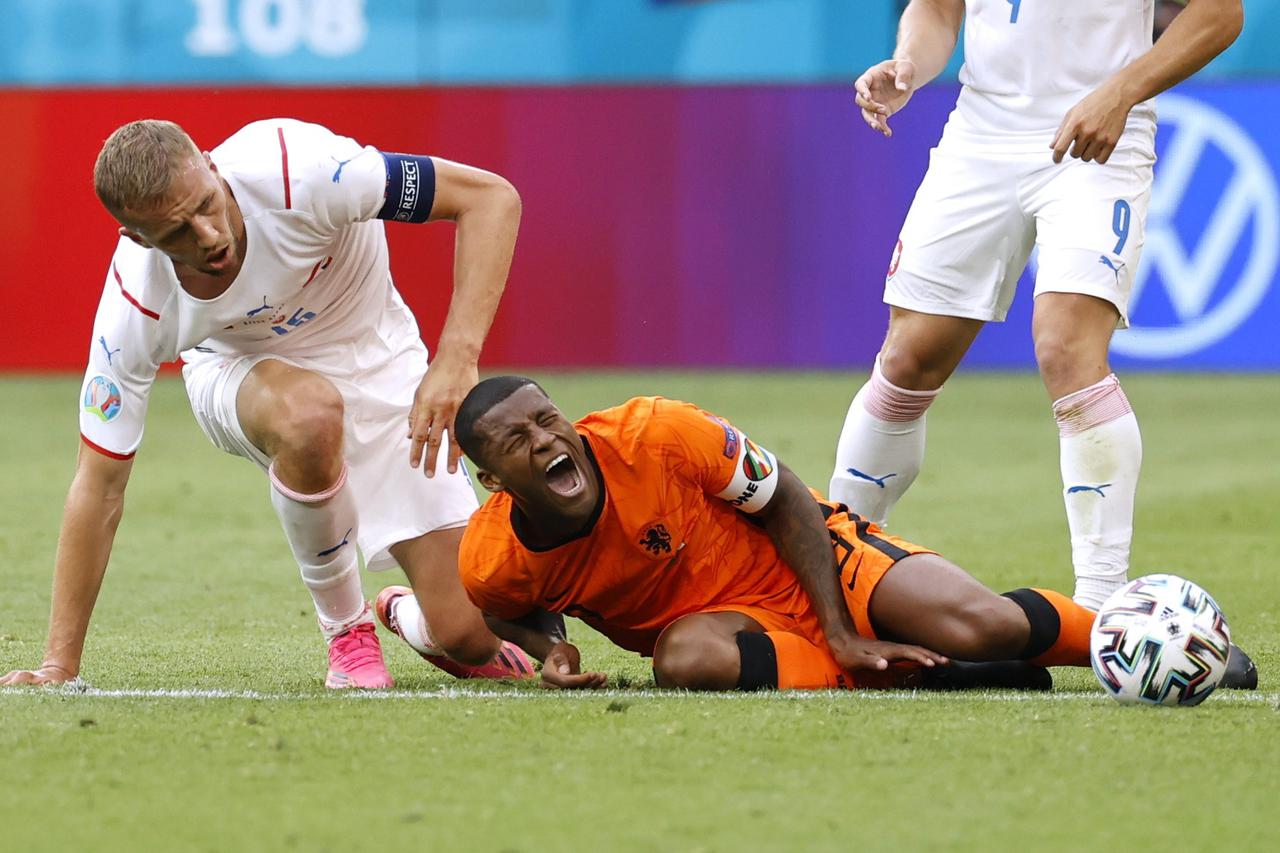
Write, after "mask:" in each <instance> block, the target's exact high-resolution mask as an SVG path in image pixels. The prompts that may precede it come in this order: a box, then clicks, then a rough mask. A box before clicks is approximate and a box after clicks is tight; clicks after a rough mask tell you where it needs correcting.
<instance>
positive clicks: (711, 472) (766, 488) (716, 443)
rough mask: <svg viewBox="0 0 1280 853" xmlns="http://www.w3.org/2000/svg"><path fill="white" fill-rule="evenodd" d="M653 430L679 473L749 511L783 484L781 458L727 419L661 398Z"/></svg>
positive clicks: (759, 504)
mask: <svg viewBox="0 0 1280 853" xmlns="http://www.w3.org/2000/svg"><path fill="white" fill-rule="evenodd" d="M647 429H648V431H651V432H652V439H653V443H654V444H655V445H656V446H658V447H661V448H663V450H664V452H666V453H667V454H668V456H669V457H670V459H669V464H670V465H671V466H672V467H673V468H674V469H675V473H677V474H678V475H680V476H683V477H685V478H686V479H689V480H692V481H693V483H694V484H696V485H697V486H698V487H700V488H701V489H702V490H703V491H704V492H706V493H707V494H709V495H714V496H715V497H717V498H720V499H721V500H725V501H728V502H729V503H731V504H732V505H733V506H735V507H737V508H738V509H740V510H742V511H743V512H747V513H755V512H759V511H760V510H761V509H763V508H764V507H765V505H766V504H768V503H769V500H770V499H771V498H772V497H773V493H774V490H775V489H777V487H778V459H777V457H775V456H774V455H773V454H772V453H770V452H769V451H768V450H766V449H765V448H763V447H761V446H760V445H758V444H756V443H755V442H753V441H752V440H751V439H750V438H748V437H747V434H746V433H744V432H742V431H741V430H739V429H738V428H737V427H735V426H734V425H733V424H731V423H729V422H728V421H727V420H725V419H724V418H721V417H718V416H716V415H713V414H711V413H710V412H706V411H703V410H702V409H699V408H698V407H696V406H693V405H691V404H689V403H679V402H675V401H672V400H658V401H656V402H655V406H654V411H653V415H652V418H651V421H650V424H649V426H648V428H647ZM647 440H648V439H646V441H647Z"/></svg>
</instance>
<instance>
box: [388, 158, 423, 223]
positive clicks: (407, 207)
mask: <svg viewBox="0 0 1280 853" xmlns="http://www.w3.org/2000/svg"><path fill="white" fill-rule="evenodd" d="M378 153H379V154H381V155H382V159H383V160H385V161H386V163H387V190H386V195H385V199H386V200H385V201H384V202H383V204H382V209H381V210H379V211H378V217H377V218H378V219H392V220H395V221H396V222H426V221H427V219H428V217H430V216H431V204H432V202H434V201H435V197H436V167H435V164H434V163H432V162H431V158H430V157H425V156H421V155H418V154H396V153H394V152H390V151H379V152H378Z"/></svg>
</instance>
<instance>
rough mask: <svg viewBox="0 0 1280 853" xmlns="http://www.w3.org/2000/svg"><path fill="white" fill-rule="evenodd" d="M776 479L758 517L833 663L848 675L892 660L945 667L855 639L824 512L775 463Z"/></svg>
mask: <svg viewBox="0 0 1280 853" xmlns="http://www.w3.org/2000/svg"><path fill="white" fill-rule="evenodd" d="M778 474H779V476H778V485H777V489H776V490H775V491H774V493H773V497H772V498H771V499H770V500H769V503H768V504H766V505H765V507H764V508H763V509H761V510H760V511H759V512H758V513H757V514H756V517H757V518H759V519H760V520H761V521H762V522H763V523H764V528H765V530H766V532H768V534H769V538H770V539H772V540H773V544H774V545H775V546H776V547H777V549H778V553H779V554H780V555H781V556H782V559H783V560H784V561H786V563H787V565H788V566H790V567H791V569H792V571H794V572H795V573H796V577H797V578H799V580H800V585H801V586H802V587H804V591H805V592H806V593H808V594H809V599H810V601H812V602H813V608H814V611H815V612H816V613H817V616H818V622H819V624H821V625H822V632H823V634H824V635H825V636H826V638H827V645H828V647H829V648H830V649H831V654H832V656H833V657H835V659H836V663H838V664H840V666H841V667H842V668H844V669H846V670H858V669H885V668H887V667H888V666H889V662H890V661H894V660H902V661H914V662H915V663H919V664H922V665H924V666H933V665H934V664H935V663H946V662H947V661H946V658H944V657H942V656H941V655H937V654H934V653H933V652H930V651H928V650H927V649H923V648H920V647H918V646H907V645H902V644H899V643H885V642H880V641H877V640H868V639H866V638H864V637H860V636H859V635H858V633H857V631H856V630H855V628H854V625H853V617H851V616H850V615H849V608H848V606H847V605H846V604H845V599H844V594H843V592H842V591H841V590H840V569H839V567H838V566H837V565H836V557H835V552H834V551H833V550H832V547H831V537H830V535H829V534H828V532H827V526H826V523H825V521H824V520H823V518H822V511H821V510H820V509H818V503H817V501H815V500H814V499H813V495H812V494H811V493H810V492H809V490H808V489H807V488H806V487H805V485H804V483H802V482H801V481H800V478H799V477H797V476H796V475H795V474H793V473H792V472H791V469H790V468H787V467H786V466H785V465H782V464H781V463H779V466H778Z"/></svg>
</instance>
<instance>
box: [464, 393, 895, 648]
mask: <svg viewBox="0 0 1280 853" xmlns="http://www.w3.org/2000/svg"><path fill="white" fill-rule="evenodd" d="M576 428H577V431H578V434H579V435H581V436H582V438H583V440H584V443H585V445H586V447H587V449H588V457H589V458H590V459H591V460H592V461H593V463H594V464H595V465H596V467H597V469H598V471H599V473H600V475H601V479H602V480H603V483H604V498H603V502H602V504H601V506H600V507H599V514H598V516H597V517H596V518H595V520H594V522H593V523H592V524H590V526H589V527H588V529H587V530H586V531H585V532H584V533H583V534H582V535H580V536H579V537H578V538H575V539H572V540H570V541H568V542H565V543H563V544H560V545H558V546H556V547H553V548H550V549H547V550H534V549H531V548H529V547H527V546H526V545H525V544H523V543H522V542H521V540H520V537H519V533H518V527H519V524H518V523H516V524H514V525H513V518H514V517H515V516H513V513H514V512H515V506H514V503H513V502H512V500H511V497H510V495H508V494H506V493H498V494H496V495H494V496H493V497H491V498H490V499H489V500H488V501H487V502H486V503H485V504H484V506H482V507H481V508H480V509H479V510H478V511H477V512H476V513H475V515H473V516H472V518H471V521H470V522H469V523H468V526H467V530H466V534H465V535H464V536H463V540H462V546H461V551H460V554H459V569H460V572H461V575H462V582H463V585H464V587H465V588H466V590H467V594H468V595H469V596H470V597H471V599H472V601H474V602H475V603H476V605H477V606H478V607H480V609H482V610H484V611H485V612H487V613H490V614H492V615H494V616H496V617H498V618H502V619H516V618H519V617H521V616H523V615H525V614H526V613H528V612H529V611H531V610H533V609H534V608H542V609H544V610H550V611H553V612H558V613H564V614H566V615H568V616H576V617H578V618H580V619H582V620H583V621H584V622H586V623H587V624H588V625H591V626H592V627H593V628H595V629H596V630H598V631H600V632H601V633H602V634H604V635H605V636H607V637H608V638H609V639H611V640H612V641H613V642H615V643H617V644H618V645H619V646H622V647H623V648H625V649H630V650H632V651H635V652H639V653H641V654H644V655H651V654H652V653H653V648H654V645H655V643H656V642H657V639H658V635H659V634H660V633H661V632H662V630H663V629H664V628H666V627H667V626H668V625H670V624H671V623H672V622H674V621H675V620H676V619H679V618H680V617H682V616H686V615H689V614H691V613H699V612H705V611H710V610H726V609H734V608H741V609H743V610H744V612H748V613H764V614H776V615H777V616H778V617H779V620H780V621H781V622H783V623H785V624H786V625H787V626H788V627H789V628H790V629H792V630H798V631H800V632H801V633H804V634H806V635H809V636H812V637H821V633H820V630H819V627H818V623H817V618H816V616H815V615H814V613H813V611H812V607H811V605H810V603H809V598H808V596H807V595H806V594H805V592H804V590H803V588H802V587H801V586H800V582H799V580H798V579H797V578H796V576H795V573H794V572H792V570H791V568H790V567H789V566H787V564H786V563H785V562H783V560H782V558H781V557H780V556H779V554H778V551H777V549H776V548H775V547H774V545H773V542H772V540H771V539H770V538H769V536H768V534H767V533H766V532H765V531H764V530H763V529H762V528H761V527H760V526H759V525H758V524H756V523H755V522H754V521H753V520H752V519H751V518H750V516H749V515H747V514H745V512H744V511H746V512H750V511H753V510H759V509H760V508H761V507H762V506H763V505H764V504H765V503H767V502H768V499H769V497H771V496H772V493H773V488H774V487H775V486H776V484H777V478H778V471H777V460H776V459H775V458H774V457H773V455H772V454H770V453H769V452H768V451H767V450H765V449H763V448H761V447H760V446H758V445H756V444H755V443H753V442H752V441H751V440H750V439H748V438H747V436H746V435H745V434H743V433H742V432H740V431H739V430H737V429H736V428H734V427H733V426H732V425H730V424H729V423H728V422H726V421H724V420H722V419H720V418H717V417H715V416H714V415H711V414H709V413H707V412H704V411H702V410H701V409H698V408H697V407H695V406H692V405H690V404H688V403H681V402H676V401H672V400H664V399H662V398H660V397H638V398H635V399H633V400H630V401H628V402H626V403H624V404H623V405H621V406H617V407H615V408H612V409H607V410H605V411H602V412H595V413H593V414H589V415H587V416H586V417H584V418H583V419H582V420H580V421H578V423H577V424H576ZM824 504H825V502H824ZM824 514H825V515H827V517H828V525H829V527H830V526H832V525H840V526H841V528H842V527H843V526H846V525H847V526H852V525H853V524H854V522H853V521H851V520H850V516H847V515H845V514H844V513H843V512H841V511H840V510H839V509H837V508H836V507H835V506H834V505H830V504H826V505H825V507H824ZM855 518H856V517H855ZM857 524H858V525H860V526H861V528H862V530H863V531H864V532H865V530H866V529H867V528H868V527H869V526H868V525H867V523H866V522H863V521H861V520H860V519H859V520H857ZM832 529H833V530H835V529H837V528H836V527H832ZM852 536H853V534H852V533H850V534H849V536H848V537H845V538H844V539H841V538H839V537H835V536H833V542H836V544H837V556H838V557H839V556H840V548H839V547H838V543H839V542H847V540H848V539H850V538H852ZM889 539H891V537H885V538H884V539H877V541H879V542H881V543H882V544H885V545H886V546H887V547H890V548H893V547H896V546H892V545H889V543H888V540H889ZM854 541H855V542H856V540H854ZM893 541H895V542H900V540H893ZM901 544H902V545H904V546H905V548H906V550H903V551H902V553H901V555H900V556H905V555H906V553H908V552H914V551H918V550H920V549H916V548H914V547H913V546H910V545H909V544H907V543H901ZM851 547H855V546H851ZM895 559H896V558H895ZM891 562H892V561H891V560H890V564H891ZM851 570H852V571H854V572H855V573H856V567H851ZM852 587H853V584H852V583H850V584H849V588H850V589H852ZM846 595H848V593H846ZM771 621H772V620H771ZM766 627H767V628H770V629H771V630H772V629H773V627H774V626H773V625H768V624H766ZM859 630H860V631H861V630H863V626H861V625H860V626H859Z"/></svg>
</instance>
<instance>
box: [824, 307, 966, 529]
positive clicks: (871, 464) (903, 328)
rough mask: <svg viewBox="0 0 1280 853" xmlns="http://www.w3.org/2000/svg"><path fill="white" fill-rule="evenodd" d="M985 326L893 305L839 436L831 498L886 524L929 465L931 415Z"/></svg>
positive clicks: (832, 477)
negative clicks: (926, 453)
mask: <svg viewBox="0 0 1280 853" xmlns="http://www.w3.org/2000/svg"><path fill="white" fill-rule="evenodd" d="M982 325H983V323H982V321H981V320H973V319H968V318H964V317H944V316H939V315H936V314H923V313H920V312H918V311H910V310H907V309H905V308H898V307H893V308H890V312H889V331H888V333H887V335H886V336H885V341H884V346H883V348H882V349H881V351H880V355H879V356H878V357H877V359H876V363H875V366H874V368H873V369H872V373H871V378H870V379H869V380H868V381H867V383H866V384H865V385H863V386H862V388H861V390H859V391H858V393H857V395H856V396H855V397H854V398H853V402H852V403H851V404H850V405H849V411H848V414H847V415H846V416H845V422H844V427H843V428H842V430H841V432H840V440H839V443H838V444H837V446H836V464H835V471H834V472H833V474H832V476H831V485H830V496H831V498H832V500H836V501H839V502H840V503H843V504H845V505H846V506H848V507H849V508H850V509H852V510H853V511H854V512H856V513H858V514H859V515H861V516H863V517H864V518H868V519H870V520H871V521H874V522H875V523H877V524H884V522H885V520H886V519H887V518H888V515H889V512H890V510H892V509H893V507H894V505H895V504H896V503H897V502H898V500H899V499H900V498H901V497H902V495H903V494H905V493H906V491H907V489H908V488H909V487H910V485H911V483H912V482H914V480H915V478H916V475H917V474H919V473H920V467H921V465H922V464H923V463H924V443H925V410H926V409H928V407H929V405H930V404H931V403H932V402H933V400H934V399H935V398H936V397H937V395H938V391H939V390H940V389H941V388H942V385H943V383H944V382H946V380H947V379H948V377H950V376H951V374H952V373H953V372H954V371H955V369H956V367H957V366H958V365H959V364H960V360H961V359H962V358H963V357H964V354H965V353H966V352H967V351H968V349H969V346H970V345H971V344H972V343H973V339H974V338H975V337H976V336H977V334H978V332H979V331H980V330H981V329H982Z"/></svg>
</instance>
